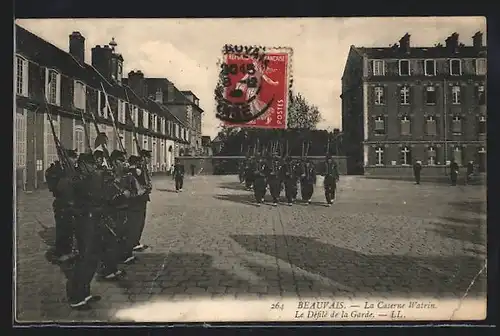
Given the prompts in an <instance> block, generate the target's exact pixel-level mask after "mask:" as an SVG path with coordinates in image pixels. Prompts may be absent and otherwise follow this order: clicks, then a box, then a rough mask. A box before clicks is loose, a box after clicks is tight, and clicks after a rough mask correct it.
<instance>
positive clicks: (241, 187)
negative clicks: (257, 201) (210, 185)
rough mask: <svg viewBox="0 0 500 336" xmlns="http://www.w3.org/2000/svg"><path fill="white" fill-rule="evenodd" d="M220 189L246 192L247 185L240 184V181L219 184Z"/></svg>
mask: <svg viewBox="0 0 500 336" xmlns="http://www.w3.org/2000/svg"><path fill="white" fill-rule="evenodd" d="M218 187H219V188H221V189H231V190H246V189H245V185H244V184H241V183H239V182H238V181H235V182H224V183H219V185H218Z"/></svg>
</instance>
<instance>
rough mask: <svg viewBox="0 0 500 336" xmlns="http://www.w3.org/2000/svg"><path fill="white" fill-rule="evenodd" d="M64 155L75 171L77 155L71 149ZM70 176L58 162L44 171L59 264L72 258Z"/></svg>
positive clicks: (72, 224) (72, 210) (73, 220)
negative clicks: (52, 213) (50, 201)
mask: <svg viewBox="0 0 500 336" xmlns="http://www.w3.org/2000/svg"><path fill="white" fill-rule="evenodd" d="M64 151H65V155H66V157H67V158H68V160H69V164H71V165H72V166H73V167H74V168H75V170H76V162H77V158H78V155H77V153H76V151H74V150H72V149H65V150H64ZM71 179H72V176H70V175H69V172H67V171H64V169H63V167H62V165H61V163H60V162H59V161H56V162H54V163H53V164H51V166H50V167H49V168H48V169H47V170H46V171H45V180H46V181H47V185H48V188H49V190H50V191H51V192H52V195H53V196H54V201H53V202H52V208H53V210H54V220H55V229H56V239H55V251H54V257H55V258H56V259H57V260H58V261H59V262H65V261H67V260H69V259H71V258H72V257H73V255H72V251H73V237H74V224H75V218H74V215H75V214H74V210H75V209H74V197H73V196H74V195H73V192H72V191H73V186H72V181H71Z"/></svg>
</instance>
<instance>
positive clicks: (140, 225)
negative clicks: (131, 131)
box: [129, 155, 151, 252]
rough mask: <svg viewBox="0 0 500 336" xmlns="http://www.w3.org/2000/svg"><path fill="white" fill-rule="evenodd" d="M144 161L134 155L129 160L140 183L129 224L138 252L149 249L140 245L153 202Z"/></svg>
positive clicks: (133, 173)
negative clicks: (148, 211)
mask: <svg viewBox="0 0 500 336" xmlns="http://www.w3.org/2000/svg"><path fill="white" fill-rule="evenodd" d="M142 164H143V161H142V158H141V157H139V156H135V155H132V156H130V158H129V165H130V166H129V169H130V172H131V173H132V175H133V176H134V177H135V179H136V181H137V182H138V183H139V185H138V187H137V190H138V191H137V197H136V198H135V199H134V201H133V202H132V203H133V204H132V206H131V207H130V211H129V222H130V225H132V227H133V229H132V230H133V233H132V234H131V239H133V243H134V248H133V250H134V251H136V252H140V251H144V250H145V249H147V248H148V246H147V245H143V244H141V243H140V241H141V237H142V232H143V231H144V226H145V223H146V209H147V205H148V202H149V201H150V200H151V198H150V197H149V194H150V193H151V183H150V181H151V179H150V178H149V179H148V177H147V176H146V174H148V172H147V171H144V169H143V166H142Z"/></svg>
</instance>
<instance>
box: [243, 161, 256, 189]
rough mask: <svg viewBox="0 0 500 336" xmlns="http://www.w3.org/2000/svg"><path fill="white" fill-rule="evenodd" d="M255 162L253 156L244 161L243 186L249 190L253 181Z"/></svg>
mask: <svg viewBox="0 0 500 336" xmlns="http://www.w3.org/2000/svg"><path fill="white" fill-rule="evenodd" d="M255 167H256V162H255V158H254V157H249V158H247V160H246V162H245V167H244V169H245V173H244V174H245V188H246V189H247V190H251V189H252V187H253V182H254V177H255V176H254V172H255Z"/></svg>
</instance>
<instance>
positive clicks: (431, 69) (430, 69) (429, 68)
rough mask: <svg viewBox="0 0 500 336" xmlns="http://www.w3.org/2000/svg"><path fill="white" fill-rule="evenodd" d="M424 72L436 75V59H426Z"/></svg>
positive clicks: (428, 74)
mask: <svg viewBox="0 0 500 336" xmlns="http://www.w3.org/2000/svg"><path fill="white" fill-rule="evenodd" d="M424 73H425V75H426V76H436V61H435V60H425V61H424Z"/></svg>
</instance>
